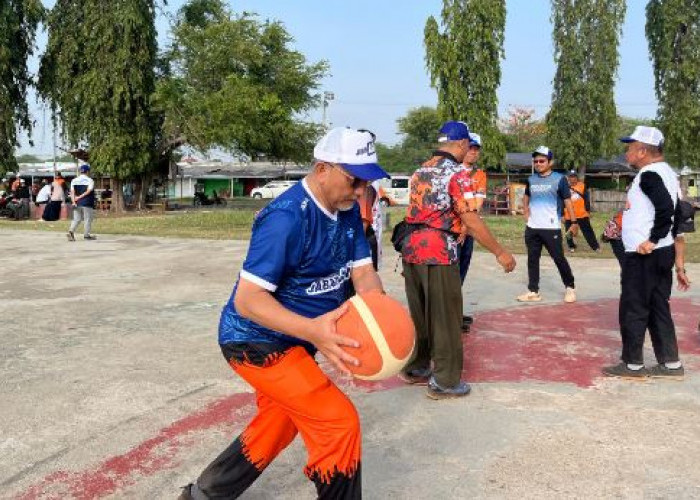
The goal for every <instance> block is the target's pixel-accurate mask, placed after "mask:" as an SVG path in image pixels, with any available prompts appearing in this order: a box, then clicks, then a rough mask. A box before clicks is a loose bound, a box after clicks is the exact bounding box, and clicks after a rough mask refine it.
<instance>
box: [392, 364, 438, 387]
mask: <svg viewBox="0 0 700 500" xmlns="http://www.w3.org/2000/svg"><path fill="white" fill-rule="evenodd" d="M432 374H433V372H432V370H431V369H430V368H423V369H415V370H408V371H406V372H403V371H402V372H401V373H399V378H400V379H401V380H403V381H404V382H406V383H407V384H412V385H428V380H430V376H431V375H432Z"/></svg>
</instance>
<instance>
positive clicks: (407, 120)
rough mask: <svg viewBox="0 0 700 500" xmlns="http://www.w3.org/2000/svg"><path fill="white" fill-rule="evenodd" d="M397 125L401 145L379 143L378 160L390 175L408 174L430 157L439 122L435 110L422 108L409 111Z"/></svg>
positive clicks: (426, 107)
mask: <svg viewBox="0 0 700 500" xmlns="http://www.w3.org/2000/svg"><path fill="white" fill-rule="evenodd" d="M396 123H397V125H398V128H399V132H400V133H401V135H402V138H401V141H400V142H399V143H398V144H395V145H394V146H387V145H385V144H381V143H378V144H377V156H378V157H379V162H380V163H381V164H382V166H383V167H384V168H386V169H387V170H388V171H389V172H400V173H411V172H413V171H414V170H415V169H416V168H417V167H418V165H420V164H421V163H422V162H423V161H425V160H426V159H427V158H428V157H429V156H430V153H431V152H432V150H433V148H434V146H435V143H436V139H437V136H438V130H439V129H440V124H441V120H440V117H439V116H438V112H437V110H436V109H435V108H431V107H430V106H421V107H418V108H413V109H410V110H409V111H408V112H407V113H406V116H403V117H401V118H399V119H398V120H396Z"/></svg>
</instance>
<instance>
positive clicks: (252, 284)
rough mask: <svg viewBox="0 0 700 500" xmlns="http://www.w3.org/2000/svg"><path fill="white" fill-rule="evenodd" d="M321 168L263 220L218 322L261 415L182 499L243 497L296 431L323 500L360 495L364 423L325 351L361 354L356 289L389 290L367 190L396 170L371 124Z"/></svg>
mask: <svg viewBox="0 0 700 500" xmlns="http://www.w3.org/2000/svg"><path fill="white" fill-rule="evenodd" d="M314 157H315V163H314V167H313V171H312V172H311V173H310V174H309V175H308V176H307V177H306V178H304V179H303V180H302V181H301V182H299V183H298V184H296V185H295V186H293V187H292V188H290V189H288V190H287V191H286V192H285V193H284V194H282V195H281V196H279V197H278V198H276V199H275V200H273V201H272V202H270V204H269V205H267V206H266V207H265V208H264V209H263V210H262V211H261V212H260V214H259V215H258V216H257V217H256V219H255V222H254V223H253V233H252V236H251V241H250V247H249V249H248V255H247V257H246V260H245V262H244V263H243V269H242V270H241V273H240V276H239V279H238V281H237V283H236V285H235V287H234V289H233V293H232V294H231V298H230V299H229V301H228V303H227V304H226V306H225V307H224V310H223V312H222V314H221V321H220V323H219V344H220V346H221V350H222V352H223V354H224V357H225V358H226V360H227V361H228V363H229V365H230V366H231V368H232V369H233V370H234V371H235V372H236V373H237V374H238V375H240V376H241V378H243V379H244V380H245V381H246V382H248V383H249V384H250V385H251V386H252V387H253V388H254V389H255V391H256V396H257V405H258V414H257V415H256V416H255V417H254V418H253V421H252V422H251V423H250V424H249V425H248V427H247V428H246V429H245V430H244V431H243V432H242V433H241V435H240V436H238V438H236V439H235V440H234V441H233V443H231V445H230V446H229V447H228V448H227V449H226V450H224V451H223V452H222V453H221V454H220V455H219V456H218V457H217V458H216V459H215V460H214V461H213V462H212V463H211V464H210V465H209V466H208V467H207V468H206V469H205V470H204V472H202V474H201V475H200V476H199V478H198V479H197V481H196V482H195V483H194V484H190V485H188V486H187V487H185V489H184V491H183V493H182V495H181V497H180V498H181V499H195V500H198V499H208V498H217V499H218V498H236V497H238V496H239V495H241V494H242V493H243V492H244V491H245V490H246V489H247V488H248V487H249V486H250V485H251V484H252V483H253V482H254V481H255V480H256V479H257V477H258V476H259V475H260V474H261V473H262V471H263V470H264V469H265V467H267V465H268V464H269V463H270V462H271V461H272V460H273V459H274V458H275V457H276V456H277V454H279V453H280V452H281V451H282V450H283V449H284V448H286V447H287V445H289V444H290V443H291V442H292V440H293V439H294V437H295V436H296V435H297V432H298V433H300V434H301V435H302V438H303V439H304V443H305V445H306V447H307V450H308V462H307V465H306V467H305V469H304V472H305V474H306V475H307V477H308V478H309V479H310V480H312V481H313V482H314V483H315V485H316V489H317V492H318V498H324V499H354V498H361V495H362V488H361V474H360V423H359V419H358V415H357V411H356V410H355V407H354V406H353V404H352V403H351V402H350V400H349V399H348V398H347V397H346V396H345V395H344V394H343V393H342V392H341V391H340V389H338V387H337V386H336V385H335V384H334V383H333V382H332V381H331V380H330V379H329V378H328V377H327V376H326V375H325V374H324V373H323V372H322V371H321V369H320V368H319V367H318V365H317V364H316V361H315V360H314V357H313V356H314V354H315V353H316V352H317V351H320V352H321V353H322V354H323V355H324V356H325V357H326V358H327V359H328V360H329V361H330V362H331V363H332V364H333V365H335V367H336V368H337V369H338V370H340V371H341V372H344V373H349V370H348V368H347V366H346V364H353V365H358V361H357V360H356V359H355V358H354V357H353V356H351V355H350V354H348V353H347V352H346V351H345V350H343V347H344V346H348V347H357V343H356V342H355V341H354V340H352V339H350V338H347V337H344V336H341V335H338V334H337V333H336V321H337V320H338V318H340V316H342V314H343V313H344V312H345V309H346V307H347V306H343V305H342V304H343V302H344V300H345V297H346V287H347V285H348V283H349V281H352V284H353V285H354V287H355V289H356V290H357V292H358V293H362V292H367V291H370V290H380V291H381V290H382V284H381V281H380V280H379V276H378V275H377V273H376V272H375V271H374V268H373V267H372V259H371V257H370V252H369V246H368V244H367V240H366V239H365V236H364V231H363V227H362V221H361V219H360V214H359V208H358V205H357V203H356V201H357V198H358V197H359V196H360V195H361V194H362V193H363V192H364V190H365V188H366V185H367V182H370V181H373V180H376V179H380V178H383V177H388V175H387V174H386V172H384V170H383V169H382V168H381V167H380V166H379V165H378V164H377V156H376V153H375V150H374V140H373V138H372V136H371V134H370V133H368V132H361V131H357V130H352V129H348V128H336V129H333V130H331V131H330V132H328V133H327V134H326V135H325V136H324V137H322V138H321V140H320V141H319V142H318V144H317V145H316V147H315V148H314Z"/></svg>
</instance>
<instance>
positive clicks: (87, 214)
mask: <svg viewBox="0 0 700 500" xmlns="http://www.w3.org/2000/svg"><path fill="white" fill-rule="evenodd" d="M89 172H90V165H88V164H87V163H85V164H84V165H81V166H80V175H79V176H78V177H76V178H75V179H73V180H72V181H71V183H70V198H71V201H72V203H73V221H72V222H71V224H70V228H69V229H68V241H75V230H76V229H77V228H78V225H79V224H80V222H82V221H84V222H85V232H84V233H83V238H84V239H86V240H96V239H97V238H96V237H95V236H93V235H92V234H90V229H92V219H93V216H94V212H95V182H94V181H93V180H92V179H91V178H90V176H89V175H88V173H89Z"/></svg>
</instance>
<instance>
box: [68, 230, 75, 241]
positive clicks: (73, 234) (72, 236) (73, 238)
mask: <svg viewBox="0 0 700 500" xmlns="http://www.w3.org/2000/svg"><path fill="white" fill-rule="evenodd" d="M66 236H68V241H75V233H74V232H73V231H68V234H67V235H66Z"/></svg>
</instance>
